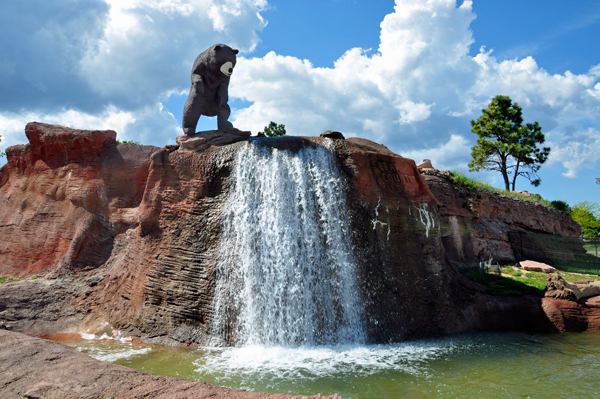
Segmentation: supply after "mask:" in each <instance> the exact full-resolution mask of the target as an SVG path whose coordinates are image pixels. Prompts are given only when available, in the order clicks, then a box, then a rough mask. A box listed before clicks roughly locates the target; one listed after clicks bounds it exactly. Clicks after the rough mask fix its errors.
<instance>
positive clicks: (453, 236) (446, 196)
mask: <svg viewBox="0 0 600 399" xmlns="http://www.w3.org/2000/svg"><path fill="white" fill-rule="evenodd" d="M419 171H420V172H421V175H422V176H423V178H424V179H425V181H426V182H427V184H428V186H429V187H430V189H431V191H432V193H433V195H434V196H435V197H436V198H437V199H438V200H439V201H440V203H441V204H442V206H441V207H440V223H441V229H442V232H441V236H442V241H443V243H444V250H445V253H446V257H447V259H448V260H449V261H450V263H451V264H452V265H453V266H455V267H464V266H477V265H478V264H479V262H481V261H487V260H489V259H490V258H493V259H494V261H497V262H502V261H515V254H514V251H513V248H512V246H511V241H510V239H509V234H508V232H516V233H519V232H522V233H542V234H545V235H551V234H555V235H562V236H572V237H578V236H579V235H580V234H581V228H580V227H579V225H578V224H577V223H575V222H574V221H573V219H572V218H571V217H570V216H569V215H568V214H567V213H565V212H562V211H559V210H557V209H554V208H549V207H547V206H543V205H541V204H539V203H537V202H534V201H522V200H519V199H516V198H514V197H510V196H507V195H502V194H498V193H494V192H491V191H487V190H481V189H474V188H470V187H468V186H465V185H462V184H460V183H455V182H454V181H453V180H452V177H451V174H450V172H449V171H447V170H438V169H433V168H420V169H419ZM540 237H541V238H540V239H539V240H536V241H540V242H535V243H534V242H532V243H528V244H529V245H528V246H529V247H530V250H529V251H527V253H526V254H524V255H525V259H529V257H528V256H534V257H535V259H534V260H539V261H545V260H546V259H547V258H548V256H547V255H546V254H545V253H544V247H545V246H546V247H548V246H554V247H556V245H563V246H565V248H563V249H562V250H561V251H562V252H573V251H575V252H577V251H578V250H579V251H581V250H582V248H581V245H579V248H577V247H576V246H574V245H569V243H563V242H562V241H561V242H556V241H552V242H549V243H544V242H542V241H543V238H544V236H543V235H542V236H540ZM546 237H547V236H546ZM532 239H533V238H531V237H529V236H528V235H527V234H524V235H523V237H522V240H525V241H531V240H532ZM563 241H564V240H563ZM574 244H576V243H574ZM579 244H580V243H579ZM583 253H585V251H583ZM517 260H524V259H517Z"/></svg>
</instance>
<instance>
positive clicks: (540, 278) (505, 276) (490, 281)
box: [462, 266, 600, 296]
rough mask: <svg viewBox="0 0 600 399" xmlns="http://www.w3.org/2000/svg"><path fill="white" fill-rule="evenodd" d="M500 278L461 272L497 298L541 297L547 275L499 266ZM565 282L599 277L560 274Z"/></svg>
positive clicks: (474, 272) (470, 271) (595, 279)
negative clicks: (497, 296)
mask: <svg viewBox="0 0 600 399" xmlns="http://www.w3.org/2000/svg"><path fill="white" fill-rule="evenodd" d="M501 270H502V276H494V275H489V274H482V273H480V272H479V271H478V270H476V269H473V270H463V271H462V273H463V275H465V276H466V277H468V278H470V279H471V280H473V281H476V282H478V283H480V284H483V285H485V286H486V287H487V288H488V291H487V292H488V294H490V295H499V296H521V295H539V296H542V295H543V291H544V289H545V288H546V279H547V278H548V274H547V273H541V272H527V271H525V270H523V269H515V268H514V267H513V266H501ZM560 275H561V276H562V277H563V278H564V279H565V280H566V281H571V282H572V281H581V280H594V281H600V276H595V275H589V274H578V273H567V272H563V271H561V272H560Z"/></svg>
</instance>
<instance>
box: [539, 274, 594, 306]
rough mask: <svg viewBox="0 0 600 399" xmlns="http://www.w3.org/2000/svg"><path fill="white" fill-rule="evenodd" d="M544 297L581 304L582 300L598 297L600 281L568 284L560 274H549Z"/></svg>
mask: <svg viewBox="0 0 600 399" xmlns="http://www.w3.org/2000/svg"><path fill="white" fill-rule="evenodd" d="M545 296H546V297H548V298H556V299H566V300H568V301H573V302H582V300H584V299H588V298H592V297H597V296H600V281H591V280H586V281H575V282H572V283H568V282H566V281H565V280H564V279H563V278H562V276H561V275H560V274H558V273H556V274H551V275H549V276H548V280H546V293H545Z"/></svg>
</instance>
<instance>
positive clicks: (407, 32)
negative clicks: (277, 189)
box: [230, 0, 600, 170]
mask: <svg viewBox="0 0 600 399" xmlns="http://www.w3.org/2000/svg"><path fill="white" fill-rule="evenodd" d="M474 18H475V15H474V13H473V10H472V2H471V1H464V2H462V3H461V4H460V6H457V3H456V1H455V0H396V6H395V11H394V13H391V14H389V15H387V16H386V17H385V18H384V20H383V22H382V23H381V36H380V39H381V43H380V46H379V49H378V51H377V52H370V51H366V50H363V49H359V48H354V49H350V50H348V51H347V52H346V53H345V54H344V55H343V56H342V57H340V58H339V59H338V60H337V61H336V62H335V63H334V67H333V68H315V67H313V66H312V65H311V63H310V62H309V61H308V60H300V59H297V58H294V57H284V56H280V55H277V54H275V53H269V54H267V55H266V56H264V57H263V58H252V59H246V58H242V59H241V60H240V62H239V63H238V67H237V68H236V69H237V70H236V76H235V79H232V83H231V89H230V93H231V95H232V96H234V97H239V98H243V99H245V100H247V101H250V102H252V105H251V106H250V107H248V108H245V109H242V110H239V111H237V112H236V113H235V115H234V117H235V125H236V126H238V127H240V128H242V129H251V130H253V131H259V130H260V129H261V128H262V127H263V126H265V125H266V124H268V123H269V121H271V120H273V121H276V122H278V123H284V124H285V125H286V128H287V129H288V132H289V133H291V134H296V135H314V134H318V133H320V132H322V131H324V130H328V129H332V130H340V131H342V132H344V133H345V134H347V135H349V136H353V135H360V136H362V137H366V138H369V139H372V140H375V141H379V142H382V143H383V144H385V145H387V146H388V147H389V148H390V149H392V150H393V151H396V152H398V153H400V154H412V156H415V157H416V158H419V157H422V158H430V159H432V160H433V162H434V164H436V165H448V166H449V167H462V168H463V169H465V168H466V164H467V163H468V161H469V159H470V147H471V146H472V145H473V144H474V143H475V136H474V135H472V134H471V133H470V130H471V127H470V124H469V121H470V120H471V119H476V118H477V117H479V115H480V113H481V109H482V108H486V107H487V105H488V103H489V102H490V100H491V99H492V98H493V97H494V96H496V95H498V94H503V95H509V96H511V98H512V99H513V100H514V101H516V102H518V103H520V105H521V106H522V107H523V108H524V116H525V120H526V122H530V121H531V122H533V121H534V120H537V121H539V122H540V123H541V125H542V127H543V129H544V132H545V133H549V132H550V133H554V135H555V137H559V136H560V130H558V129H559V128H560V127H561V126H565V125H567V124H572V123H574V122H577V121H581V120H586V121H587V122H590V121H591V122H592V123H597V122H593V121H595V120H596V119H595V118H597V115H598V114H600V83H598V74H597V70H598V68H597V67H594V68H592V69H591V71H590V73H589V74H582V75H575V74H572V73H570V72H568V71H567V72H565V73H564V74H556V75H551V74H549V73H548V72H546V71H545V70H544V69H543V68H541V67H540V66H539V65H537V63H536V61H535V60H534V59H533V58H531V57H526V58H523V59H520V60H518V59H514V60H497V59H496V58H495V57H493V56H492V53H491V51H485V48H482V49H481V51H480V53H479V54H478V55H476V56H475V57H472V56H470V55H469V47H470V46H471V44H472V43H473V37H472V32H471V30H470V28H469V26H470V23H471V22H472V20H473V19H474ZM586 137H587V136H586ZM591 145H593V142H590V141H586V142H583V143H582V144H581V145H580V146H577V147H573V148H572V151H573V152H574V154H580V155H579V156H576V157H575V159H579V160H583V159H588V160H589V161H591V158H589V157H586V156H584V155H583V152H582V151H587V149H588V148H589V146H591ZM553 147H554V145H553ZM557 151H558V150H557ZM428 154H429V155H428ZM578 162H580V161H578V160H574V161H572V163H573V164H577V163H578ZM593 162H596V161H593ZM569 165H571V164H569ZM569 168H570V169H569V170H575V169H573V168H574V166H569Z"/></svg>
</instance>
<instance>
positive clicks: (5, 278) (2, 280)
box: [0, 277, 21, 284]
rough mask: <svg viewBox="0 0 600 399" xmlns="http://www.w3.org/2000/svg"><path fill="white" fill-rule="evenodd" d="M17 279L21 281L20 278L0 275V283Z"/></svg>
mask: <svg viewBox="0 0 600 399" xmlns="http://www.w3.org/2000/svg"><path fill="white" fill-rule="evenodd" d="M17 281H21V279H20V278H12V277H0V284H4V283H14V282H17Z"/></svg>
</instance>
